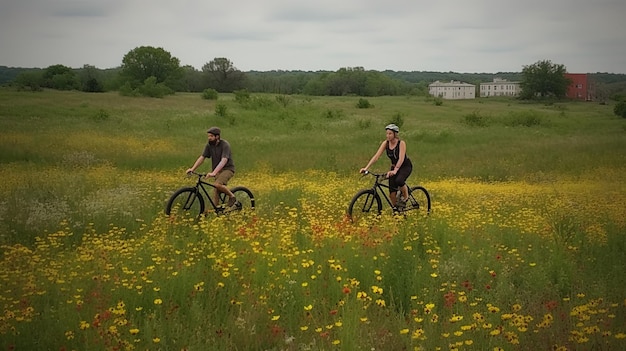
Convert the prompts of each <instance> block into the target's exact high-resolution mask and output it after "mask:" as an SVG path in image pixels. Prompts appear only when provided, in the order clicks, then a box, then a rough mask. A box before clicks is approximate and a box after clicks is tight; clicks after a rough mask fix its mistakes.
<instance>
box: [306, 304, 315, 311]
mask: <svg viewBox="0 0 626 351" xmlns="http://www.w3.org/2000/svg"><path fill="white" fill-rule="evenodd" d="M312 309H313V305H308V306H304V310H305V311H310V310H312Z"/></svg>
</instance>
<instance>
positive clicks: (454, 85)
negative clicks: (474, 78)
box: [428, 80, 476, 100]
mask: <svg viewBox="0 0 626 351" xmlns="http://www.w3.org/2000/svg"><path fill="white" fill-rule="evenodd" d="M428 93H429V94H430V95H432V96H435V97H440V98H442V99H447V100H459V99H474V98H475V97H476V86H475V85H473V84H468V83H461V82H459V81H454V80H452V81H450V82H449V83H443V82H440V81H436V82H433V83H431V84H429V85H428Z"/></svg>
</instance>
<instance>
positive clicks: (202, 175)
mask: <svg viewBox="0 0 626 351" xmlns="http://www.w3.org/2000/svg"><path fill="white" fill-rule="evenodd" d="M207 174H208V173H198V172H194V171H191V172H187V176H189V177H191V176H192V175H195V176H198V177H205V176H206V175H207Z"/></svg>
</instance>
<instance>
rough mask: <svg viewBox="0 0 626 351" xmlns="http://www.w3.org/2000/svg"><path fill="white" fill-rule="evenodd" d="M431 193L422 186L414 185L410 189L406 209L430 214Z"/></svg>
mask: <svg viewBox="0 0 626 351" xmlns="http://www.w3.org/2000/svg"><path fill="white" fill-rule="evenodd" d="M430 206H431V203H430V194H429V193H428V191H427V190H426V188H424V187H422V186H414V187H412V188H411V189H410V192H409V200H408V201H407V202H406V207H405V209H404V211H415V210H419V212H423V213H425V214H427V215H428V214H430Z"/></svg>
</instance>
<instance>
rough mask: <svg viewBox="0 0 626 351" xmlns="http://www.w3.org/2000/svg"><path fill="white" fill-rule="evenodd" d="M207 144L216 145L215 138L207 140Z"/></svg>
mask: <svg viewBox="0 0 626 351" xmlns="http://www.w3.org/2000/svg"><path fill="white" fill-rule="evenodd" d="M209 145H217V140H209Z"/></svg>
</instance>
